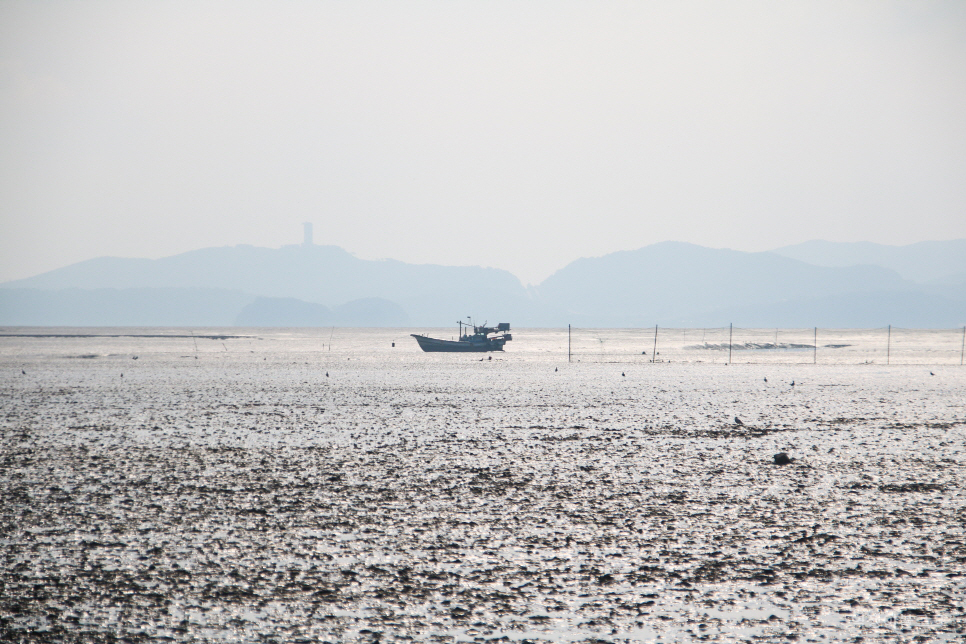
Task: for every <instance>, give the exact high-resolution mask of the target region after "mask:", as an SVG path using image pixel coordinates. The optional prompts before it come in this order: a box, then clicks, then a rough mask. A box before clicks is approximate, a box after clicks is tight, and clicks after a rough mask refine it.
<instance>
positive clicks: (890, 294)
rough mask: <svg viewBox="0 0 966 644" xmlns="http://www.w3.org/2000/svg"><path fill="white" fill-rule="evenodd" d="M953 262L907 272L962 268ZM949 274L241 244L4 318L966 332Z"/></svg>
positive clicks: (20, 284) (31, 294)
mask: <svg viewBox="0 0 966 644" xmlns="http://www.w3.org/2000/svg"><path fill="white" fill-rule="evenodd" d="M937 243H940V244H946V243H945V242H937ZM815 244H818V243H815ZM815 244H813V247H814V248H819V246H816V245H815ZM949 244H952V246H951V247H954V249H955V244H954V243H949ZM947 245H948V244H947ZM903 248H906V249H907V250H908V249H909V248H910V247H903ZM944 248H945V246H944ZM934 250H935V249H934ZM869 252H871V251H869ZM876 252H878V251H876ZM890 252H891V251H890ZM903 252H906V251H903ZM911 252H912V251H908V253H911ZM917 252H918V251H917ZM937 252H938V251H937ZM944 252H945V251H944ZM908 253H907V255H904V256H903V257H906V259H904V260H903V261H910V262H911V261H912V260H910V259H908V258H909V257H913V258H914V257H916V256H917V255H915V254H914V253H913V254H908ZM867 255H868V254H867ZM944 257H945V259H943V260H942V261H939V260H936V261H934V262H933V263H932V265H931V266H932V268H929V269H928V270H926V269H916V268H915V266H912V265H910V266H912V267H911V268H910V267H909V266H907V267H906V269H905V270H907V271H908V272H910V273H912V274H916V275H919V276H923V275H929V274H933V273H936V272H937V271H942V270H946V269H947V268H949V267H950V266H953V267H955V266H956V261H958V260H957V258H955V257H950V256H949V255H948V253H947V255H944ZM865 258H866V259H868V256H866V257H865ZM823 261H827V262H831V261H832V260H831V259H828V257H826V259H825V260H823ZM836 261H838V260H836ZM843 261H844V260H843ZM890 261H892V260H890ZM895 261H898V260H895ZM917 270H918V272H917ZM930 271H931V272H930ZM944 275H945V277H942V278H938V279H933V280H932V281H930V282H929V283H916V282H913V281H909V280H905V279H903V278H902V277H901V276H900V275H899V274H898V273H897V272H896V271H895V270H892V269H890V268H886V267H881V266H873V265H869V264H867V263H866V264H859V265H849V266H817V265H814V264H809V263H806V262H804V261H800V260H797V259H793V258H790V257H786V256H783V255H781V254H778V253H747V252H741V251H734V250H727V249H713V248H705V247H702V246H696V245H693V244H685V243H679V242H664V243H660V244H654V245H651V246H646V247H644V248H640V249H637V250H633V251H621V252H617V253H611V254H609V255H605V256H603V257H595V258H584V259H578V260H576V261H574V262H572V263H571V264H569V265H567V266H566V267H564V268H562V269H561V270H559V271H557V272H556V273H554V274H553V275H552V276H550V277H549V278H548V279H547V280H545V281H544V282H543V283H542V284H540V285H539V286H537V287H533V288H531V289H530V290H529V291H528V290H527V289H524V288H523V286H522V285H521V284H520V282H519V280H517V279H516V278H515V277H514V276H513V275H511V274H510V273H508V272H506V271H502V270H497V269H492V268H480V267H447V266H435V265H414V264H406V263H404V262H398V261H394V260H381V261H368V260H360V259H358V258H355V257H353V256H352V255H350V254H349V253H347V252H345V251H343V250H342V249H340V248H336V247H333V246H288V247H284V248H280V249H269V248H255V247H252V246H236V247H226V248H208V249H202V250H198V251H192V252H190V253H183V254H181V255H175V256H173V257H166V258H163V259H158V260H144V259H120V258H98V259H94V260H90V261H86V262H80V263H78V264H74V265H72V266H67V267H65V268H62V269H58V270H56V271H51V272H49V273H45V274H43V275H38V276H36V277H32V278H29V279H25V280H18V281H17V282H9V283H7V284H4V285H0V286H2V287H3V288H0V324H4V325H108V326H118V325H138V326H157V325H172V326H224V325H231V324H237V325H243V326H330V325H336V326H407V325H413V326H420V327H427V326H448V325H451V324H452V323H453V322H455V320H456V319H458V318H463V317H465V316H467V315H472V316H474V318H475V319H476V320H477V321H483V320H485V319H488V320H489V321H491V322H494V321H509V322H511V323H512V324H514V326H517V327H520V326H565V325H567V324H568V323H569V324H574V325H576V326H585V327H594V326H609V327H642V326H650V325H653V324H660V325H662V326H726V325H727V324H728V323H731V322H733V323H735V324H737V325H739V326H745V327H754V326H769V327H771V326H784V327H789V326H791V327H803V326H815V325H818V326H857V327H876V326H884V325H886V324H895V325H900V326H914V327H952V326H959V325H961V324H964V323H966V284H964V279H963V275H964V274H963V272H962V271H959V272H956V271H953V272H951V273H946V274H944Z"/></svg>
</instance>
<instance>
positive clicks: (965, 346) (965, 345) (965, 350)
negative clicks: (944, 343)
mask: <svg viewBox="0 0 966 644" xmlns="http://www.w3.org/2000/svg"><path fill="white" fill-rule="evenodd" d="M964 354H966V326H964V327H963V346H962V347H961V348H960V349H959V366H960V367H962V366H963V355H964Z"/></svg>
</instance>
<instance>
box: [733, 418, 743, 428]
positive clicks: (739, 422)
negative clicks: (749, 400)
mask: <svg viewBox="0 0 966 644" xmlns="http://www.w3.org/2000/svg"><path fill="white" fill-rule="evenodd" d="M735 425H741V426H744V423H743V422H741V419H740V418H738V417H737V416H735Z"/></svg>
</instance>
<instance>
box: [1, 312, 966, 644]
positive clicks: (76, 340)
mask: <svg viewBox="0 0 966 644" xmlns="http://www.w3.org/2000/svg"><path fill="white" fill-rule="evenodd" d="M28 335H31V334H27V333H21V334H20V337H6V338H0V405H2V414H0V429H2V443H0V522H2V523H0V544H2V546H0V556H2V564H0V639H2V640H4V641H23V642H41V641H43V642H49V641H69V642H74V641H91V642H100V641H103V642H108V641H119V640H121V639H125V640H127V641H133V642H160V641H172V640H174V641H212V642H214V641H219V642H223V641H245V642H250V641H277V642H296V641H305V642H370V641H395V640H400V641H403V640H406V641H425V642H457V641H460V642H488V641H531V642H605V641H606V642H626V641H630V642H641V641H658V640H659V641H693V640H698V639H701V640H702V641H711V642H737V641H845V640H850V641H857V640H856V638H865V640H866V641H883V640H885V641H913V640H914V639H915V638H917V637H918V638H919V639H918V640H917V641H926V640H928V641H949V642H958V641H961V640H962V638H963V637H964V633H966V529H964V526H966V491H964V483H966V368H963V367H959V366H958V365H939V366H921V365H909V364H906V365H899V366H888V367H886V366H884V365H823V364H818V365H811V364H731V365H724V364H720V362H719V363H717V364H714V363H712V362H711V361H705V362H700V363H698V362H695V361H692V362H685V361H680V362H671V363H648V362H644V361H638V362H616V361H615V362H610V361H606V360H597V361H592V360H589V359H588V358H587V356H586V355H585V356H584V359H583V360H582V361H581V362H573V363H568V362H567V360H566V354H564V355H562V356H561V355H560V353H559V351H549V350H547V348H546V346H545V345H541V344H540V342H539V341H538V340H539V338H536V337H535V340H534V342H532V343H528V342H527V339H528V332H527V331H526V330H524V331H522V332H520V331H515V332H514V346H513V347H512V349H508V350H507V352H506V353H502V354H494V357H493V360H483V361H480V360H479V358H480V357H479V356H478V355H459V354H424V353H421V352H420V351H419V349H418V347H416V346H415V343H414V342H411V341H410V342H407V341H406V340H405V339H404V338H406V335H405V334H404V333H403V332H402V331H398V332H395V331H391V330H338V331H336V330H332V331H330V330H328V329H326V330H324V331H323V330H319V331H316V332H309V331H304V332H282V331H274V332H273V331H267V330H264V329H262V330H250V329H246V330H242V331H238V330H234V331H232V332H231V333H228V332H220V333H219V332H214V331H209V332H203V333H199V335H197V336H192V335H190V334H189V335H185V334H184V333H183V330H181V331H179V332H177V333H176V332H174V331H170V332H154V333H143V334H141V336H140V337H139V336H138V334H137V333H128V334H114V336H112V335H111V334H110V333H108V332H104V333H101V337H92V335H91V334H85V333H74V334H71V333H66V332H65V333H61V334H60V337H53V336H46V337H27V336H28ZM34 335H39V336H44V334H42V333H41V334H34ZM148 336H153V337H148ZM391 341H395V342H396V346H395V347H391V346H390V345H391ZM601 344H603V341H601ZM528 347H531V348H528ZM746 356H747V354H746ZM744 359H745V360H746V362H750V360H749V359H748V358H747V357H745V358H744ZM765 378H767V382H766V381H765ZM792 382H794V383H795V384H794V386H792V385H791V383H792ZM735 417H738V418H739V419H740V420H741V421H742V424H738V423H736V422H735ZM779 453H784V454H787V455H788V457H789V460H790V462H788V463H787V464H783V465H779V464H777V463H776V459H775V455H776V454H779ZM922 638H926V639H925V640H924V639H922Z"/></svg>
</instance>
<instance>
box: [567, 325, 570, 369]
mask: <svg viewBox="0 0 966 644" xmlns="http://www.w3.org/2000/svg"><path fill="white" fill-rule="evenodd" d="M567 362H570V325H569V324H568V325H567Z"/></svg>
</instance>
